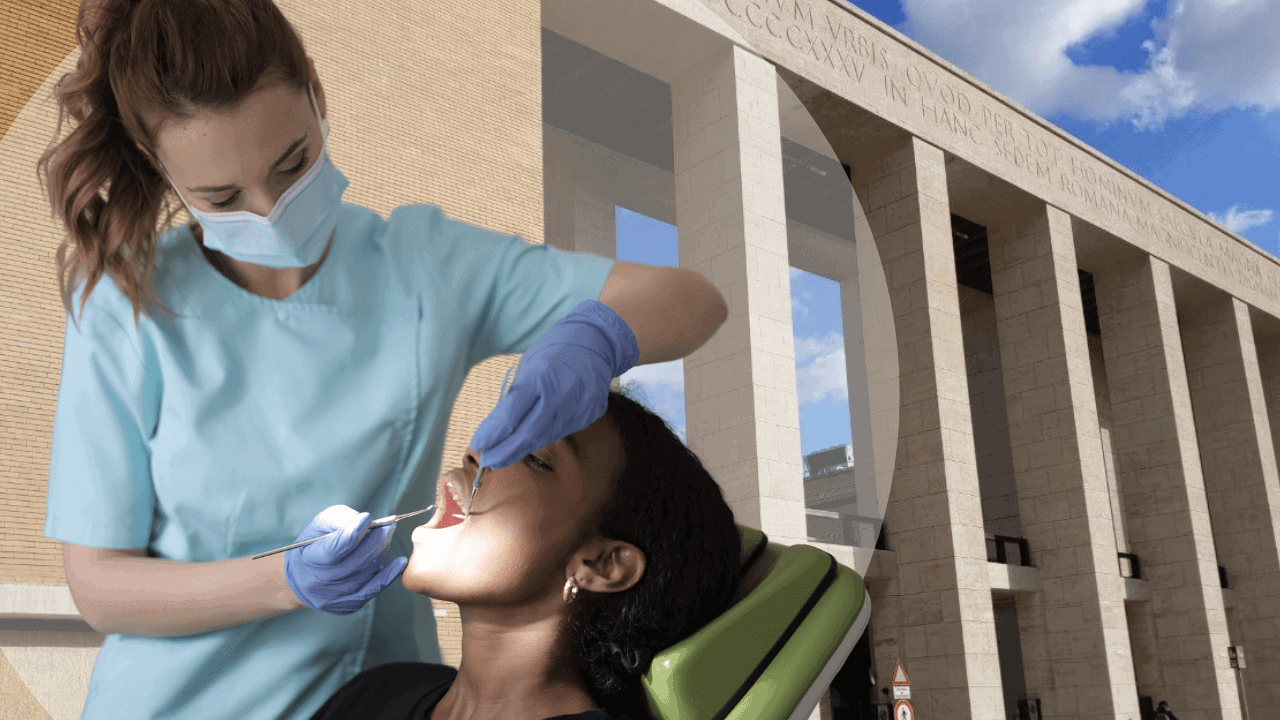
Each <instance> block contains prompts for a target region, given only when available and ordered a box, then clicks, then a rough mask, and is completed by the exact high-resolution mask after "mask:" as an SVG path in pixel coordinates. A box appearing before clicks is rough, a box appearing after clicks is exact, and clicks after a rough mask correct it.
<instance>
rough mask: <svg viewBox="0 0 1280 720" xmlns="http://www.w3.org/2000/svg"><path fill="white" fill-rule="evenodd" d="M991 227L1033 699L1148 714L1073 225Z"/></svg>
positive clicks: (1046, 708)
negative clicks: (1027, 560)
mask: <svg viewBox="0 0 1280 720" xmlns="http://www.w3.org/2000/svg"><path fill="white" fill-rule="evenodd" d="M1015 213H1017V214H1011V215H1009V216H1007V217H1006V218H1002V219H1001V221H999V222H998V223H993V224H992V225H990V226H988V228H987V238H988V243H989V244H988V247H989V250H990V255H991V283H992V287H993V290H994V295H995V305H996V324H997V329H998V332H999V335H1000V362H1001V365H1002V367H1003V369H1004V387H1005V397H1006V403H1007V412H1008V419H1009V445H1010V448H1011V450H1012V451H1013V468H1014V477H1015V482H1016V485H1017V490H1018V506H1019V517H1020V521H1021V525H1022V533H1023V536H1024V537H1026V539H1027V541H1028V543H1029V544H1030V547H1031V557H1032V558H1033V560H1034V562H1035V564H1036V566H1037V567H1038V568H1039V571H1040V582H1041V592H1038V593H1034V594H1027V595H1023V596H1021V597H1020V598H1019V602H1018V604H1019V608H1018V617H1019V624H1020V625H1021V627H1022V647H1023V662H1024V664H1025V670H1026V674H1027V689H1028V692H1029V693H1030V694H1031V695H1033V696H1037V695H1038V696H1039V697H1040V699H1041V712H1042V714H1043V717H1045V718H1116V719H1117V720H1127V719H1128V718H1132V717H1136V716H1137V714H1138V698H1137V695H1136V694H1135V693H1134V692H1133V687H1134V677H1133V660H1132V656H1131V654H1130V650H1129V632H1128V624H1127V620H1126V618H1125V614H1124V583H1123V581H1122V579H1121V578H1120V573H1119V569H1118V564H1117V559H1116V544H1115V532H1114V529H1113V526H1112V520H1111V500H1110V497H1109V494H1108V490H1107V482H1106V471H1105V468H1104V466H1103V462H1102V441H1101V438H1100V436H1099V431H1098V412H1097V404H1096V401H1095V398H1094V389H1093V368H1092V367H1091V363H1090V358H1089V344H1088V341H1087V339H1086V338H1085V330H1084V311H1083V309H1082V306H1083V304H1082V302H1081V299H1080V280H1079V276H1078V275H1077V269H1076V256H1075V243H1074V241H1073V238H1072V235H1071V218H1070V216H1068V215H1067V214H1066V213H1064V212H1062V211H1061V210H1059V209H1057V208H1055V207H1052V206H1049V205H1040V206H1039V207H1036V208H1034V209H1032V210H1030V211H1026V212H1025V213H1022V212H1021V211H1015Z"/></svg>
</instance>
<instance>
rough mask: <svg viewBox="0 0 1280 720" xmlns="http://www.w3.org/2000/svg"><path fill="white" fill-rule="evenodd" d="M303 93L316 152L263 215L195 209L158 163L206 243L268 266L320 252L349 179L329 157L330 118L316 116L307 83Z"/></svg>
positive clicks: (312, 258)
mask: <svg viewBox="0 0 1280 720" xmlns="http://www.w3.org/2000/svg"><path fill="white" fill-rule="evenodd" d="M307 93H308V95H309V96H310V98H311V107H312V109H313V110H315V113H316V117H317V118H320V132H321V135H322V136H323V140H322V143H321V151H320V157H318V158H316V161H315V162H313V163H312V164H311V167H310V168H309V169H308V170H307V172H305V173H304V174H303V175H302V177H300V178H298V179H297V180H296V181H295V182H294V183H293V185H291V186H290V187H289V189H288V190H286V191H285V193H284V194H283V195H281V196H280V198H279V199H278V200H276V204H275V207H273V208H272V209H271V214H270V215H268V216H267V217H262V216H261V215H257V214H255V213H251V212H249V211H247V210H237V211H235V212H223V213H206V212H201V211H199V210H196V209H195V208H193V207H191V205H189V204H187V201H186V199H185V198H183V197H182V193H181V192H179V191H178V186H177V185H175V184H174V182H173V179H172V178H169V171H168V170H164V165H163V164H162V165H161V169H162V170H164V174H165V177H166V178H169V184H170V185H173V189H174V192H177V193H178V198H179V199H181V200H182V204H183V205H185V206H186V208H187V212H190V213H191V216H192V217H194V218H196V219H197V220H199V221H200V225H201V227H203V228H204V244H205V246H206V247H209V248H212V249H214V250H218V251H219V252H222V253H225V254H226V255H229V256H231V257H233V258H235V259H236V260H239V261H241V262H247V263H253V264H255V265H266V266H267V267H273V268H288V267H306V266H308V265H312V264H314V263H315V262H316V261H318V260H319V259H320V257H321V256H322V255H324V249H325V247H326V246H327V245H328V243H329V237H330V236H331V235H332V234H333V229H334V227H336V226H337V223H338V205H339V203H340V202H341V201H342V194H343V192H345V191H346V189H347V185H348V184H349V183H348V182H347V177H346V176H345V175H343V174H342V172H341V171H339V170H338V168H336V167H334V165H333V162H332V161H330V159H329V144H328V139H329V123H328V121H326V120H325V119H324V118H321V117H320V108H319V107H318V106H317V105H316V97H315V93H313V92H312V91H311V88H310V87H308V88H307Z"/></svg>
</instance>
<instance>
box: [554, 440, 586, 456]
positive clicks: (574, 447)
mask: <svg viewBox="0 0 1280 720" xmlns="http://www.w3.org/2000/svg"><path fill="white" fill-rule="evenodd" d="M556 442H563V443H565V444H566V445H568V446H569V449H570V450H572V451H573V456H574V457H578V456H579V455H581V454H582V448H580V447H578V441H577V440H576V439H575V438H574V437H573V436H572V435H565V436H564V437H562V438H560V439H559V440H557V441H556Z"/></svg>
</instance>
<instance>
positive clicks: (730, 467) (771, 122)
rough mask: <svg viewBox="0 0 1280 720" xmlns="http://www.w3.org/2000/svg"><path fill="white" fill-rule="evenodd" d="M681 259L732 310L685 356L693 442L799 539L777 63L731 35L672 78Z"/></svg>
mask: <svg viewBox="0 0 1280 720" xmlns="http://www.w3.org/2000/svg"><path fill="white" fill-rule="evenodd" d="M671 100H672V114H673V118H672V124H673V132H674V135H675V186H676V224H677V226H678V227H679V232H680V266H681V267H683V268H689V269H692V270H694V271H696V272H698V273H700V274H701V275H702V276H703V277H705V278H709V279H710V280H711V281H712V282H713V283H714V284H715V286H716V287H717V288H718V289H719V290H720V292H721V293H723V294H724V296H725V299H726V300H727V301H728V304H729V317H728V319H727V320H726V321H725V323H724V325H722V326H721V327H720V329H719V330H718V331H717V332H716V334H715V336H714V337H713V338H712V339H711V341H710V342H708V343H707V344H706V345H704V346H703V347H701V348H699V349H698V350H697V351H696V352H694V353H693V354H691V355H689V356H688V357H686V358H685V359H684V380H685V413H686V418H687V420H688V425H687V428H688V441H689V447H690V448H691V449H692V450H693V451H694V452H695V453H697V454H698V456H699V457H700V458H701V459H702V461H703V463H704V464H705V465H706V466H707V468H708V470H709V471H710V472H711V474H712V476H713V477H715V478H716V480H717V481H718V482H719V483H720V487H721V489H722V490H723V491H724V493H725V499H726V500H727V501H728V503H729V506H730V507H731V508H733V512H734V514H735V516H736V517H737V519H738V522H740V523H742V524H744V525H749V526H752V527H756V528H760V529H761V530H763V531H764V532H765V533H767V534H768V535H769V537H770V539H771V540H774V541H777V542H780V543H783V544H793V543H800V542H804V541H805V539H806V537H807V535H806V528H805V515H804V479H803V472H802V470H801V455H800V416H799V408H798V406H797V404H796V379H795V378H796V375H795V348H794V341H793V338H792V333H791V297H790V279H789V278H788V275H787V268H788V264H787V225H786V206H785V203H784V200H783V193H784V191H783V182H782V141H781V139H780V136H779V121H778V91H777V80H776V71H775V70H774V67H773V65H771V64H769V63H768V62H766V61H765V60H762V59H761V58H759V57H757V56H755V55H752V54H751V53H749V52H746V51H744V50H742V49H741V48H738V47H736V46H729V47H727V48H726V49H724V50H723V51H720V52H717V53H715V54H714V55H712V56H711V57H710V58H709V59H708V60H707V61H706V62H705V63H703V64H702V65H701V66H698V67H695V68H692V69H690V70H688V71H687V72H685V73H684V74H683V75H682V76H680V77H678V78H676V80H675V81H674V82H672V83H671Z"/></svg>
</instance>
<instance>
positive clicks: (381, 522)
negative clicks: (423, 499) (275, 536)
mask: <svg viewBox="0 0 1280 720" xmlns="http://www.w3.org/2000/svg"><path fill="white" fill-rule="evenodd" d="M434 508H435V505H429V506H427V507H426V508H423V509H422V510H414V511H413V512H411V513H405V514H404V515H388V516H387V517H384V518H378V519H377V520H374V521H373V522H371V523H369V529H370V530H372V529H374V528H380V527H382V526H383V525H390V524H391V523H393V522H399V521H401V520H403V519H405V518H407V517H413V516H414V515H421V514H422V513H424V512H427V511H428V510H432V509H434ZM340 532H342V531H341V530H334V531H333V532H327V533H325V534H324V535H317V536H316V537H313V538H311V539H310V540H303V541H302V542H296V543H294V544H292V545H285V546H284V547H278V548H276V549H275V550H268V551H266V552H260V553H258V554H257V555H254V556H253V559H254V560H257V559H258V558H264V557H266V556H268V555H275V554H276V553H281V552H284V551H285V550H292V549H294V548H296V547H302V546H303V545H310V544H311V543H313V542H315V541H317V540H321V539H324V538H327V537H329V536H330V535H334V534H337V533H340Z"/></svg>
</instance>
